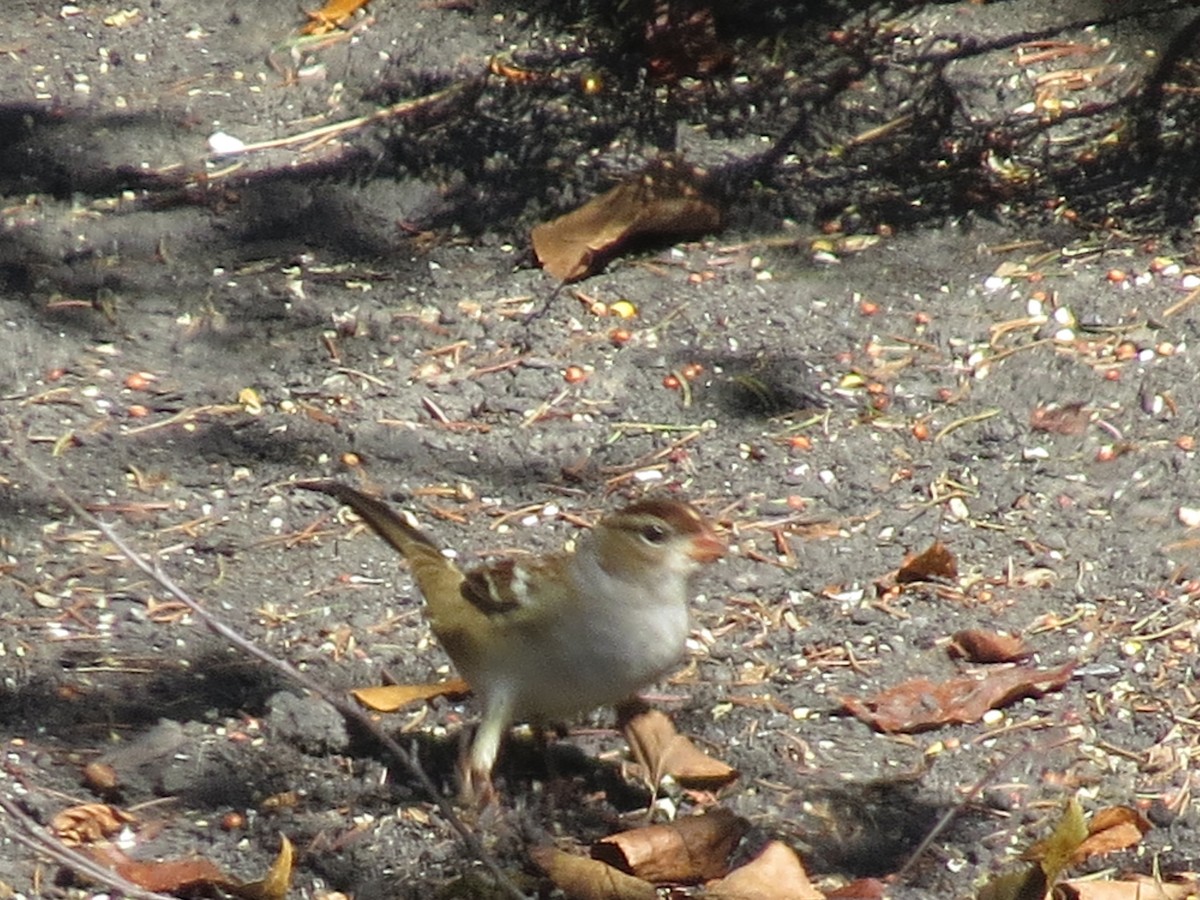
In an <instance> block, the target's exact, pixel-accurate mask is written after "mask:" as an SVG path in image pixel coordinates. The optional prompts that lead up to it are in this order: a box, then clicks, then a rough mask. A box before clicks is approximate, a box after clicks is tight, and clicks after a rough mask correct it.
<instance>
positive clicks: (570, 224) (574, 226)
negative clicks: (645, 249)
mask: <svg viewBox="0 0 1200 900" xmlns="http://www.w3.org/2000/svg"><path fill="white" fill-rule="evenodd" d="M700 180H701V178H700V174H699V172H698V171H697V170H695V169H692V168H690V167H686V166H683V165H681V164H679V163H677V162H675V161H674V160H670V159H663V160H659V161H657V162H655V163H653V164H652V165H650V166H649V167H647V168H646V170H645V171H644V172H642V173H641V174H640V175H636V176H634V177H633V178H630V179H629V180H627V181H624V182H622V183H621V184H619V185H617V186H616V187H614V188H613V189H612V190H610V191H608V192H607V193H604V194H601V195H600V196H599V197H595V198H593V199H591V200H589V201H588V202H587V203H585V204H584V205H583V206H581V207H579V208H578V209H576V210H573V211H571V212H569V213H567V214H566V215H563V216H560V217H559V218H557V219H553V220H551V221H549V222H543V223H542V224H541V225H538V226H536V227H535V228H534V229H533V231H532V232H531V233H530V238H531V240H532V243H533V252H534V253H535V254H537V258H538V261H539V262H540V263H541V264H542V266H543V268H545V270H546V271H547V272H549V273H550V274H551V275H553V276H554V277H555V278H557V279H559V280H560V281H562V282H568V281H578V280H579V279H581V278H586V277H587V276H588V275H591V274H593V273H595V272H596V271H598V270H599V269H600V267H601V266H602V265H603V264H604V262H605V261H606V260H608V259H609V258H611V257H612V256H614V255H616V254H617V253H618V252H619V251H620V249H621V247H622V246H624V245H625V244H627V243H628V242H629V241H630V240H632V239H633V238H636V237H639V236H645V235H664V236H672V237H694V236H698V235H701V234H705V233H707V232H710V231H713V230H715V229H716V228H717V227H719V226H720V224H721V214H720V212H719V210H718V209H717V207H716V206H714V205H713V204H712V203H710V202H709V201H708V200H706V199H705V198H704V196H703V195H702V193H701V189H700Z"/></svg>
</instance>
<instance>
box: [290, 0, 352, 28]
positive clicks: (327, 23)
mask: <svg viewBox="0 0 1200 900" xmlns="http://www.w3.org/2000/svg"><path fill="white" fill-rule="evenodd" d="M366 5H367V0H328V2H326V4H325V5H324V6H322V7H321V8H320V9H318V10H315V11H314V12H310V13H309V14H308V24H307V25H305V26H304V27H303V28H301V29H300V33H301V34H328V33H329V32H331V31H334V30H336V29H338V28H341V27H342V26H343V25H345V24H346V23H347V22H349V21H350V17H351V16H353V15H354V14H355V13H356V12H358V10H359V9H360V8H362V7H364V6H366Z"/></svg>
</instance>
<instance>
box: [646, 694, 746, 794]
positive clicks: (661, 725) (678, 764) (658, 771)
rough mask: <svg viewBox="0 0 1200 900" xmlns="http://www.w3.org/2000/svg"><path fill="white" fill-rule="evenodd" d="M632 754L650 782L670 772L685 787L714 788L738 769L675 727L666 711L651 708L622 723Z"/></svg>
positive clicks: (724, 781) (727, 781)
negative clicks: (694, 742)
mask: <svg viewBox="0 0 1200 900" xmlns="http://www.w3.org/2000/svg"><path fill="white" fill-rule="evenodd" d="M624 730H625V740H627V741H628V742H629V748H630V750H632V751H633V758H634V759H635V760H637V762H638V764H639V765H641V767H642V768H643V769H644V770H645V771H646V772H647V773H649V774H650V777H651V779H652V782H651V783H652V784H658V783H659V782H661V781H662V780H663V778H664V777H665V776H667V775H670V776H671V777H672V778H674V779H675V780H676V781H678V782H679V783H680V784H682V785H684V786H685V787H696V788H715V787H721V786H723V785H726V784H728V783H729V782H731V781H733V780H734V779H735V778H737V775H738V773H737V769H734V768H732V767H731V766H728V765H726V764H725V763H723V762H721V761H720V760H717V759H713V758H712V757H711V756H709V755H708V754H707V753H705V752H704V751H703V750H701V749H700V748H699V747H697V746H696V745H695V744H693V743H692V742H691V741H690V740H688V739H687V738H686V737H684V736H683V735H681V734H680V733H679V732H678V731H676V730H675V725H674V724H673V723H672V722H671V720H670V718H668V717H667V715H666V714H665V713H661V712H659V711H658V710H655V709H651V710H646V711H645V712H642V713H639V714H638V715H636V716H634V717H633V718H631V719H629V720H627V721H626V722H625V723H624Z"/></svg>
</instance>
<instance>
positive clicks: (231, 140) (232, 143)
mask: <svg viewBox="0 0 1200 900" xmlns="http://www.w3.org/2000/svg"><path fill="white" fill-rule="evenodd" d="M208 149H209V151H210V152H212V153H215V154H216V155H217V156H227V155H229V154H231V153H241V152H242V151H243V150H245V149H246V143H245V141H242V140H240V139H239V138H235V137H234V136H233V135H232V134H226V133H225V132H224V131H214V132H213V133H212V134H210V135H209V136H208Z"/></svg>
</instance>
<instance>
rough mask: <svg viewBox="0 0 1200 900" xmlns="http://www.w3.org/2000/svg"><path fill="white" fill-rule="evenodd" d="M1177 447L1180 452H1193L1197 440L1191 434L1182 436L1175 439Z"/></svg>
mask: <svg viewBox="0 0 1200 900" xmlns="http://www.w3.org/2000/svg"><path fill="white" fill-rule="evenodd" d="M1175 446H1176V447H1178V448H1179V449H1180V450H1184V451H1187V452H1189V453H1190V452H1191V451H1192V450H1195V449H1196V438H1195V436H1194V435H1191V434H1181V435H1180V436H1179V437H1177V438H1175Z"/></svg>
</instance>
